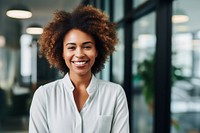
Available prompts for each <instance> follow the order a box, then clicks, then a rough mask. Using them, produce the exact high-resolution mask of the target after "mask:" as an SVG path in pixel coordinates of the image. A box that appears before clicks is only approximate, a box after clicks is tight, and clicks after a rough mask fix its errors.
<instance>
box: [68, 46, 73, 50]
mask: <svg viewBox="0 0 200 133" xmlns="http://www.w3.org/2000/svg"><path fill="white" fill-rule="evenodd" d="M67 49H69V50H74V49H75V47H67Z"/></svg>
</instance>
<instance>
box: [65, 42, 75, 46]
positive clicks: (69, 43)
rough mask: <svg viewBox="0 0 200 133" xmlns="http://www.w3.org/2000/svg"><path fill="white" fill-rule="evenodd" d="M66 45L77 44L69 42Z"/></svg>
mask: <svg viewBox="0 0 200 133" xmlns="http://www.w3.org/2000/svg"><path fill="white" fill-rule="evenodd" d="M65 45H76V43H73V42H68V43H66V44H65Z"/></svg>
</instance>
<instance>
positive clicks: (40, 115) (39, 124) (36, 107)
mask: <svg viewBox="0 0 200 133" xmlns="http://www.w3.org/2000/svg"><path fill="white" fill-rule="evenodd" d="M29 133H49V131H48V124H47V115H46V105H45V93H44V88H42V87H40V88H38V89H37V90H36V92H35V93H34V96H33V99H32V103H31V107H30V117H29Z"/></svg>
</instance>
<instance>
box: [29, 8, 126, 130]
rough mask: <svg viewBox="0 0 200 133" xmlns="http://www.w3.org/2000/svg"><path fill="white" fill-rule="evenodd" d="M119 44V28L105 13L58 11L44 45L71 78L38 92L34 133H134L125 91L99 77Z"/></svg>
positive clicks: (32, 125) (53, 62)
mask: <svg viewBox="0 0 200 133" xmlns="http://www.w3.org/2000/svg"><path fill="white" fill-rule="evenodd" d="M116 44H117V36H116V30H115V25H114V23H111V22H109V21H108V17H107V16H106V15H105V14H104V13H103V12H102V11H100V10H99V9H96V8H94V7H92V6H79V7H77V8H76V9H75V10H74V11H73V12H72V13H68V12H65V11H59V12H57V13H55V17H54V19H53V21H52V22H50V23H49V24H48V25H47V26H46V27H45V29H44V32H43V34H42V35H41V37H40V39H39V46H40V52H41V53H42V54H44V55H45V56H46V58H47V60H48V61H49V63H50V64H51V66H53V67H56V68H58V69H59V70H61V71H62V72H63V73H64V74H65V76H64V78H63V79H59V80H56V81H54V82H51V83H48V84H46V85H43V86H41V87H39V88H38V89H37V90H36V92H35V93H34V97H33V100H32V104H31V108H30V122H29V132H30V133H50V132H51V133H129V112H128V106H127V101H126V96H125V93H124V91H123V88H122V87H121V86H120V85H118V84H115V83H111V82H107V81H102V80H100V79H97V78H96V77H95V76H94V74H96V73H98V72H99V71H100V70H102V68H103V67H104V63H105V61H106V59H107V58H108V56H109V55H110V54H111V53H112V52H113V51H114V50H115V48H114V47H115V45H116Z"/></svg>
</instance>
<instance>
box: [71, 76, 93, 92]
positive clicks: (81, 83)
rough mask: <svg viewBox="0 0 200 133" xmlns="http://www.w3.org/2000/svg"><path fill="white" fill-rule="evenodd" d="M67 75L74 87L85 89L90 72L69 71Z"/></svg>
mask: <svg viewBox="0 0 200 133" xmlns="http://www.w3.org/2000/svg"><path fill="white" fill-rule="evenodd" d="M69 77H70V79H71V81H72V83H73V85H74V87H75V88H76V89H86V88H87V87H88V85H89V83H90V80H91V78H92V73H89V74H87V75H76V74H70V73H69Z"/></svg>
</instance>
